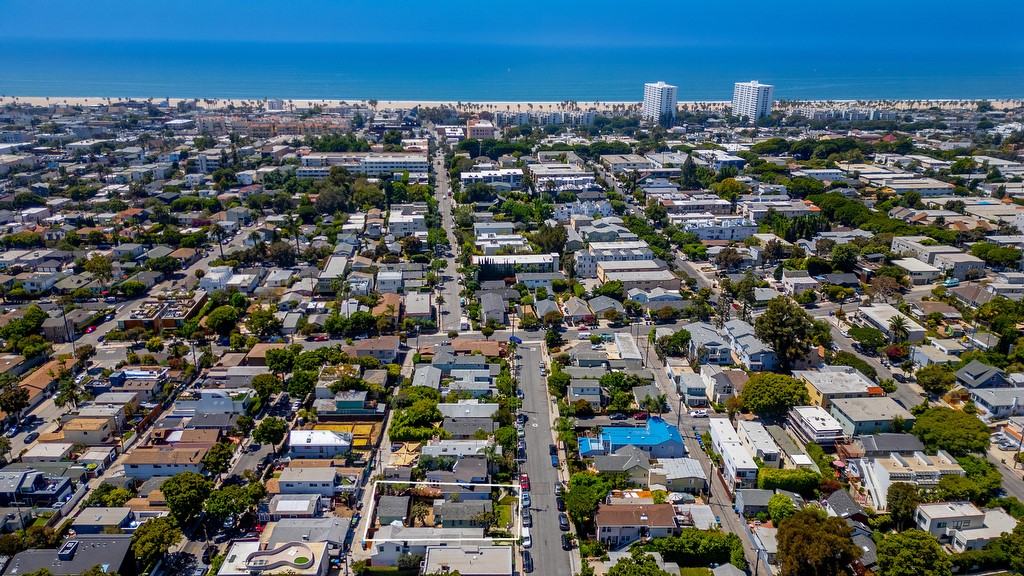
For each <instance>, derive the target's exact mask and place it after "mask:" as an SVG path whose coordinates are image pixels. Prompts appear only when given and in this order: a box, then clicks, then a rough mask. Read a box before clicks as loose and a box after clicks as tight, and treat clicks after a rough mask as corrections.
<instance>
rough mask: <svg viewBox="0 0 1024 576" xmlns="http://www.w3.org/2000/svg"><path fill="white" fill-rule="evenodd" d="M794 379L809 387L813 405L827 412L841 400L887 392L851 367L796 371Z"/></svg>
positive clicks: (823, 367) (824, 367)
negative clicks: (837, 400)
mask: <svg viewBox="0 0 1024 576" xmlns="http://www.w3.org/2000/svg"><path fill="white" fill-rule="evenodd" d="M793 377H794V378H797V379H798V380H802V381H803V383H804V385H805V386H806V387H807V394H808V395H809V396H810V399H811V404H812V405H814V406H821V407H822V408H825V409H826V410H827V409H828V408H829V407H830V406H831V405H832V402H833V401H834V400H836V399H839V398H867V397H868V396H881V395H883V394H885V392H884V391H883V390H882V389H881V388H880V387H879V386H878V385H876V384H875V383H874V382H872V381H871V380H869V379H868V377H867V376H865V375H863V374H861V373H860V371H859V370H857V369H856V368H853V367H851V366H822V367H821V368H820V369H819V370H796V371H794V372H793Z"/></svg>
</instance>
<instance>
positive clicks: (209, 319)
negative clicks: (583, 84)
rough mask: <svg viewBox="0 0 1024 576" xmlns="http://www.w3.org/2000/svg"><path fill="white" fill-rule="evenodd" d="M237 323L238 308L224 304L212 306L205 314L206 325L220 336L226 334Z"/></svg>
mask: <svg viewBox="0 0 1024 576" xmlns="http://www.w3.org/2000/svg"><path fill="white" fill-rule="evenodd" d="M237 323H238V309H236V308H235V307H234V306H229V305H226V304H225V305H224V306H218V307H217V308H214V309H213V310H212V311H211V312H210V313H209V314H207V315H206V327H207V328H209V329H210V330H213V331H214V332H216V333H217V334H220V335H221V336H227V335H228V334H230V333H231V331H232V330H234V329H235V325H236V324H237Z"/></svg>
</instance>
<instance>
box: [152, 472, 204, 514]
mask: <svg viewBox="0 0 1024 576" xmlns="http://www.w3.org/2000/svg"><path fill="white" fill-rule="evenodd" d="M212 490H213V482H211V481H210V480H207V479H206V478H205V477H203V475H202V474H197V473H195V472H181V473H179V474H175V475H174V476H171V477H170V478H168V479H167V480H164V481H163V483H162V484H160V491H161V492H163V494H164V498H165V499H166V500H167V508H168V509H169V510H170V511H171V515H172V516H174V518H175V519H176V520H178V522H179V523H182V522H185V521H187V520H189V519H190V518H192V517H193V516H195V515H196V514H198V513H199V512H200V511H201V510H202V509H203V502H204V501H206V498H207V497H208V496H209V495H210V492H211V491H212Z"/></svg>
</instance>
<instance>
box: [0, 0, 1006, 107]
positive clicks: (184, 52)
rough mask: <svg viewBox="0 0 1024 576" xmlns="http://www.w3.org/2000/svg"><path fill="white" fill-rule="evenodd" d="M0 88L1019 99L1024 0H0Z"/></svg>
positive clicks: (144, 93)
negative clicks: (654, 89) (744, 85)
mask: <svg viewBox="0 0 1024 576" xmlns="http://www.w3.org/2000/svg"><path fill="white" fill-rule="evenodd" d="M0 13H2V16H0V94H5V95H17V96H69V97H70V96H110V97H124V96H140V97H153V98H159V97H165V96H167V97H197V98H249V99H252V98H264V97H269V98H293V99H299V98H322V99H344V98H348V99H369V98H375V99H378V100H462V101H485V100H486V101H508V100H516V101H538V100H539V101H556V102H557V101H561V100H576V101H579V102H581V103H582V102H585V101H593V100H612V101H639V100H640V99H641V97H642V90H643V87H642V86H643V83H644V82H651V81H656V80H664V81H666V82H669V83H672V84H675V85H677V86H679V99H680V100H682V101H686V100H728V99H731V97H732V85H733V83H734V82H736V81H744V80H752V79H757V80H759V81H761V82H767V83H773V84H775V85H776V90H775V95H776V97H777V98H789V99H854V100H856V99H897V98H900V99H938V98H954V99H960V98H981V97H987V98H1024V34H1021V33H1020V25H1019V23H1020V22H1021V21H1022V20H1024V2H1019V1H1009V2H1008V1H1006V0H974V1H973V2H972V3H971V5H970V6H964V5H963V3H962V2H957V1H955V0H900V1H899V2H892V1H882V0H864V1H862V2H859V3H857V4H856V5H851V4H849V3H843V2H821V1H820V0H791V1H790V2H788V3H786V4H785V5H784V6H783V5H768V4H765V3H764V2H763V1H761V0H733V2H730V3H728V4H722V3H717V2H693V1H685V0H684V1H680V0H648V1H647V2H645V3H644V4H643V6H629V5H624V4H622V3H621V2H618V1H613V0H589V1H588V2H585V3H584V2H578V1H575V0H556V1H552V0H516V1H515V2H502V1H501V0H495V1H493V2H487V3H480V2H478V1H476V0H439V1H437V2H423V1H422V0H388V1H387V2H382V1H380V0H296V1H295V2H284V3H282V2H280V1H278V0H217V1H213V2H211V1H210V0H177V1H176V2H174V3H173V4H172V5H164V4H160V3H153V2H138V1H137V0H104V1H103V2H100V3H92V2H81V1H80V0H50V1H47V2H39V1H38V0H5V1H4V3H3V9H2V10H0Z"/></svg>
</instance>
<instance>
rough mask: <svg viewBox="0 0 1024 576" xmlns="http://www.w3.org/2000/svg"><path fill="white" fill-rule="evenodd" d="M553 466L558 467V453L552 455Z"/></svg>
mask: <svg viewBox="0 0 1024 576" xmlns="http://www.w3.org/2000/svg"><path fill="white" fill-rule="evenodd" d="M551 467H552V468H558V455H557V454H555V455H553V456H551Z"/></svg>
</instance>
